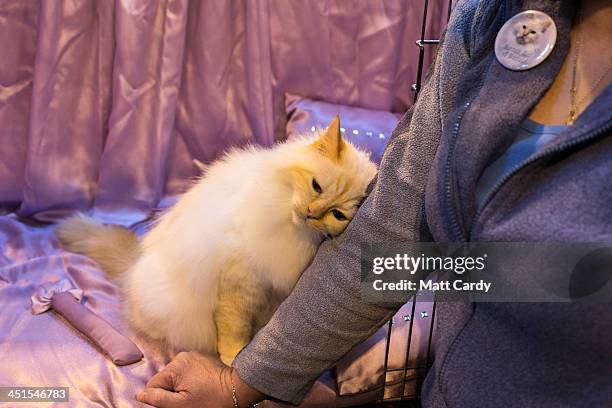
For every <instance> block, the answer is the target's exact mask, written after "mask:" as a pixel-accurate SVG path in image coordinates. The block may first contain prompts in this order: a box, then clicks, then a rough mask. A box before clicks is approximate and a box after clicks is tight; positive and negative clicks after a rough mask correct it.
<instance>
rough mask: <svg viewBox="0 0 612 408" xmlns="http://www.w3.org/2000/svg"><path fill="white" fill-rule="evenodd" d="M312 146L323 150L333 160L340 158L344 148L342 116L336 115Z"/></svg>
mask: <svg viewBox="0 0 612 408" xmlns="http://www.w3.org/2000/svg"><path fill="white" fill-rule="evenodd" d="M312 146H313V147H314V148H315V149H317V150H318V151H319V152H321V153H322V154H323V155H324V156H326V157H327V158H328V159H330V160H333V161H338V160H340V154H341V153H342V149H344V140H342V134H341V133H340V117H339V116H338V115H336V116H335V117H334V118H333V119H332V121H331V123H330V124H329V126H327V128H326V129H325V131H323V132H322V133H321V135H320V136H319V138H318V139H317V140H316V141H315V142H314V143H313V144H312Z"/></svg>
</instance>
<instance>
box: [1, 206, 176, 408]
mask: <svg viewBox="0 0 612 408" xmlns="http://www.w3.org/2000/svg"><path fill="white" fill-rule="evenodd" d="M63 279H65V280H67V281H68V282H70V286H71V287H75V288H80V289H82V290H83V291H84V292H85V294H86V298H85V305H86V307H87V308H88V309H89V310H91V311H92V312H93V313H95V314H96V315H98V316H100V318H102V319H104V320H105V321H107V322H108V323H110V324H111V325H112V326H113V327H115V328H116V329H117V331H119V332H120V333H122V334H124V335H125V336H127V337H129V338H131V339H132V340H133V341H134V343H135V344H136V345H137V346H138V348H139V349H140V350H142V351H143V354H144V359H143V361H141V362H140V363H137V364H132V365H129V366H124V367H118V366H116V365H115V364H113V362H112V361H111V360H109V359H108V358H106V357H105V356H104V355H103V354H101V353H100V350H99V349H98V348H97V347H95V346H94V345H92V344H91V342H90V341H89V340H88V339H86V338H85V337H84V336H83V335H81V333H80V332H79V331H77V330H76V329H75V328H73V327H72V326H71V325H70V324H67V323H66V322H63V321H61V318H59V317H58V316H57V315H56V314H55V313H43V314H40V315H33V314H32V313H31V299H30V298H31V296H32V295H33V294H34V293H35V292H36V290H37V289H38V288H39V287H40V286H41V285H42V284H44V283H46V282H56V281H61V280H63ZM0 307H1V311H0V362H1V363H0V386H62V387H70V404H69V405H70V407H132V406H140V405H139V404H138V403H137V402H136V401H135V399H134V396H135V395H136V393H137V392H138V391H139V390H140V389H142V388H143V387H144V385H145V383H146V382H147V381H148V380H149V378H151V376H153V375H154V374H155V373H156V372H157V371H159V370H160V369H161V368H162V367H163V366H164V365H165V364H166V363H167V362H168V361H169V360H170V357H171V356H170V355H169V354H168V353H167V352H166V351H164V348H163V347H162V345H161V344H158V343H156V342H153V341H151V340H149V339H146V338H144V337H143V336H140V335H138V334H136V333H133V332H132V331H131V330H130V327H129V326H128V324H127V322H126V321H125V320H124V319H123V317H122V312H121V305H120V299H119V290H118V288H117V287H116V286H115V285H114V284H113V283H112V282H111V281H109V280H108V279H107V278H106V277H105V276H104V273H103V272H102V271H100V270H99V269H98V267H97V266H96V264H95V263H94V262H93V261H91V260H89V259H88V258H85V257H83V256H80V255H75V254H70V253H67V252H64V251H62V250H61V249H60V248H59V243H58V242H57V240H56V239H55V237H54V236H53V228H52V227H50V226H32V225H27V224H24V223H22V222H19V221H18V220H17V219H16V217H15V216H0ZM0 405H1V404H0Z"/></svg>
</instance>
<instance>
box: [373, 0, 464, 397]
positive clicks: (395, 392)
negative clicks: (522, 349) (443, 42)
mask: <svg viewBox="0 0 612 408" xmlns="http://www.w3.org/2000/svg"><path fill="white" fill-rule="evenodd" d="M452 6H453V2H452V0H451V1H449V2H448V14H447V20H448V19H450V16H451V11H452ZM428 9H429V0H424V2H423V18H422V26H421V36H420V38H419V39H418V40H416V45H417V47H418V49H419V64H418V68H417V76H416V81H415V83H414V84H413V85H412V90H413V92H414V100H415V102H416V100H417V97H418V94H419V91H420V90H421V83H422V80H423V65H424V61H425V47H427V46H431V45H437V44H439V43H440V40H439V39H426V38H425V34H426V31H427V30H426V29H427V11H428ZM420 305H421V302H420V301H419V295H418V294H417V295H416V296H415V298H414V300H413V301H412V305H411V308H410V313H409V314H407V315H404V316H400V317H398V316H396V317H395V318H396V319H397V318H403V319H404V320H405V321H407V322H409V324H408V328H407V330H408V335H407V341H406V355H405V359H404V364H403V367H401V368H389V353H390V348H391V347H390V346H391V341H392V335H393V325H394V322H393V319H391V320H389V322H388V323H387V337H386V344H385V357H384V362H383V376H382V387H381V391H380V395H379V398H378V401H379V403H381V404H385V403H392V402H397V401H402V402H404V404H402V406H403V407H418V406H419V399H420V394H421V388H422V385H423V381H424V380H425V376H426V374H427V371H428V370H429V368H430V367H431V365H432V364H433V356H432V340H433V337H434V327H435V316H436V302H435V295H433V298H432V299H431V301H430V302H429V303H428V304H427V306H428V307H427V308H426V309H427V311H424V310H420V309H421V307H420ZM429 312H431V314H430V313H429ZM416 319H429V321H428V323H427V324H428V325H427V324H426V325H423V324H421V325H420V326H421V328H422V327H423V326H426V327H428V330H427V331H426V332H427V346H426V352H425V356H424V359H423V358H422V356H417V357H420V358H411V357H414V353H415V352H417V350H411V348H412V347H411V346H414V345H413V344H412V342H413V329H414V322H415V320H416ZM398 372H400V373H401V380H399V381H398V380H397V374H396V373H398Z"/></svg>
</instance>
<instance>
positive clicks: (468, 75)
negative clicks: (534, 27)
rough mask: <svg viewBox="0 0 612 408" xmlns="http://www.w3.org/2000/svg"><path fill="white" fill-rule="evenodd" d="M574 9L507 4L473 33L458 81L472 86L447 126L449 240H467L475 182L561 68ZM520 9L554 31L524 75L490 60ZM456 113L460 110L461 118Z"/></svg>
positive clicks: (566, 4) (570, 5) (563, 4)
mask: <svg viewBox="0 0 612 408" xmlns="http://www.w3.org/2000/svg"><path fill="white" fill-rule="evenodd" d="M576 6H577V3H576V2H574V1H542V0H540V1H537V0H532V1H524V2H517V1H512V2H509V3H508V4H507V6H506V12H505V15H504V16H503V19H502V21H500V22H498V24H490V25H488V26H487V25H485V24H480V28H479V30H480V32H476V33H475V35H476V36H477V38H479V41H476V42H475V43H474V44H475V47H476V49H475V50H473V52H472V56H473V58H472V60H471V61H470V63H469V64H468V67H467V68H466V72H465V76H464V80H463V83H464V84H466V83H468V84H469V83H471V84H474V86H472V87H470V89H469V90H468V91H467V92H465V94H464V95H460V97H459V98H458V104H457V110H458V111H459V113H458V114H457V115H455V117H454V118H450V120H451V121H452V120H456V122H455V123H454V124H453V126H455V128H456V129H458V131H457V134H456V137H455V146H454V149H451V151H452V158H451V160H450V162H451V166H450V173H451V175H450V177H451V179H452V183H450V188H453V189H456V190H455V192H454V193H453V194H452V196H453V203H452V206H454V208H447V209H446V210H447V211H454V212H455V216H456V219H457V221H458V223H459V228H458V230H460V231H461V232H462V234H461V235H463V236H462V237H461V236H459V237H457V236H453V235H452V234H451V237H450V238H451V239H452V240H456V239H467V238H469V227H470V225H471V224H472V222H473V218H474V216H475V213H476V202H475V187H476V183H477V181H478V178H479V177H480V175H481V174H482V172H483V170H484V169H485V168H486V166H487V165H488V164H490V163H491V162H492V161H493V160H494V159H495V158H496V157H498V156H499V155H501V154H502V153H503V152H504V151H505V150H506V149H507V148H508V147H509V145H510V144H511V143H512V141H513V140H514V136H515V134H516V131H517V128H518V126H519V124H520V122H521V121H522V120H523V119H524V118H525V117H526V116H527V115H528V113H529V111H530V110H531V109H532V107H533V106H534V105H535V104H536V103H537V102H538V101H539V100H540V99H541V98H542V96H543V95H544V93H545V92H546V90H547V89H548V88H549V87H550V85H551V84H552V82H553V81H554V78H555V77H556V76H557V74H558V72H559V70H560V69H561V65H562V64H563V61H564V59H565V57H566V55H567V52H568V50H569V45H570V42H569V38H570V29H571V24H572V19H573V17H574V14H575V11H576ZM523 10H540V11H543V12H545V13H546V14H548V15H549V16H551V17H552V19H553V20H554V21H555V24H556V26H557V43H556V45H555V48H554V49H553V51H552V52H551V54H550V55H549V57H548V58H547V59H546V60H545V61H544V62H543V63H541V64H540V65H538V66H536V67H534V68H532V69H530V70H527V71H511V70H508V69H506V68H505V67H503V66H502V65H501V64H500V63H499V62H498V61H497V59H496V58H495V55H494V51H493V47H494V42H495V36H496V35H497V31H498V30H499V28H500V27H501V25H503V23H504V22H505V21H507V20H508V19H509V18H511V17H512V16H514V15H515V14H516V13H518V12H520V11H523ZM468 104H469V105H468ZM461 109H464V111H463V113H461ZM451 116H452V115H451ZM586 120H587V119H586V118H585V119H583V120H580V121H578V122H577V123H576V125H580V126H581V127H582V126H584V129H583V130H585V131H586V130H587V127H588V126H589V125H588V124H587V123H585V122H586ZM453 126H447V127H446V128H447V129H449V128H452V127H453ZM575 128H578V126H576V127H575ZM573 133H574V132H573V131H570V132H567V135H566V137H572V134H573ZM450 143H452V141H451V142H450ZM453 150H454V151H453ZM455 235H456V234H455Z"/></svg>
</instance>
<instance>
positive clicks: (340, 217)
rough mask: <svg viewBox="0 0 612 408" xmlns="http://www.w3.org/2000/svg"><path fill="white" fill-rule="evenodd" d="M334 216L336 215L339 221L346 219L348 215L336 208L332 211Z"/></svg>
mask: <svg viewBox="0 0 612 408" xmlns="http://www.w3.org/2000/svg"><path fill="white" fill-rule="evenodd" d="M331 212H332V214H333V216H334V217H336V219H337V220H338V221H346V220H347V218H346V215H344V213H343V212H342V211H340V210H336V209H335V208H334V209H333V210H332V211H331Z"/></svg>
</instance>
